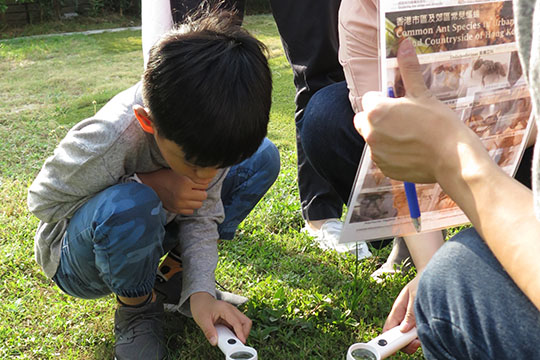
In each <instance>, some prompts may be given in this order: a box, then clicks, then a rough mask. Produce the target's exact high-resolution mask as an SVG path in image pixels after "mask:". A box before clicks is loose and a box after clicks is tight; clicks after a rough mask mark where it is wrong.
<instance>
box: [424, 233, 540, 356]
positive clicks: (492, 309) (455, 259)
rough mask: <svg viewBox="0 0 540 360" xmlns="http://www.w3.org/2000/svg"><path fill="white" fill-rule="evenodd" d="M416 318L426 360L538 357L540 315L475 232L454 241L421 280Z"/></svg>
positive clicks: (435, 258)
mask: <svg viewBox="0 0 540 360" xmlns="http://www.w3.org/2000/svg"><path fill="white" fill-rule="evenodd" d="M508 240H509V241H511V239H508ZM523 271H527V269H523ZM415 313H416V324H417V327H418V335H419V338H420V341H421V342H422V348H423V351H424V355H425V356H426V358H429V359H535V358H537V357H538V354H539V352H538V344H539V343H540V312H539V311H538V309H537V308H536V307H535V306H534V305H533V304H532V303H531V302H530V301H529V299H528V298H527V297H526V296H525V295H524V294H523V293H522V292H521V290H520V289H519V288H518V287H517V286H516V285H515V283H514V282H513V281H512V279H511V278H510V277H509V276H508V274H507V273H506V272H505V271H504V269H503V268H502V267H501V265H500V263H499V262H498V261H497V259H496V258H495V257H494V256H493V254H492V253H491V251H490V250H489V248H488V247H487V245H486V244H485V243H484V241H483V240H482V239H481V238H480V236H479V235H478V234H477V232H476V231H475V230H474V229H467V230H464V231H462V232H460V233H459V234H457V235H456V236H454V238H452V239H451V240H450V241H448V242H447V243H446V244H445V245H444V246H443V247H442V248H441V249H440V250H439V251H438V252H437V253H436V254H435V256H434V257H433V258H432V260H431V262H430V263H429V264H428V266H427V267H426V270H425V271H424V273H423V274H422V276H421V278H420V283H419V287H418V292H417V295H416V302H415Z"/></svg>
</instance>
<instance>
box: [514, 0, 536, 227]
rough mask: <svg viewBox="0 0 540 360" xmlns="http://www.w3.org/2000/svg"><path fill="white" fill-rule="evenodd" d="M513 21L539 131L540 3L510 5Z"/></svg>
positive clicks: (527, 0)
mask: <svg viewBox="0 0 540 360" xmlns="http://www.w3.org/2000/svg"><path fill="white" fill-rule="evenodd" d="M514 17H515V19H516V30H517V41H518V48H519V55H520V58H521V63H522V65H523V73H524V74H525V76H526V77H527V81H528V84H529V90H530V93H531V99H532V104H533V113H534V116H535V118H536V125H537V128H540V116H539V115H540V0H518V1H514ZM535 29H536V30H535ZM538 134H539V135H537V137H536V145H535V148H534V158H533V169H532V184H533V193H534V208H535V211H536V217H537V218H538V219H539V220H540V131H539V132H538Z"/></svg>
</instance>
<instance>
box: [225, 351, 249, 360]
mask: <svg viewBox="0 0 540 360" xmlns="http://www.w3.org/2000/svg"><path fill="white" fill-rule="evenodd" d="M229 357H230V358H231V359H234V360H241V359H253V354H252V353H249V352H247V351H236V352H234V353H232V354H231V355H230V356H229Z"/></svg>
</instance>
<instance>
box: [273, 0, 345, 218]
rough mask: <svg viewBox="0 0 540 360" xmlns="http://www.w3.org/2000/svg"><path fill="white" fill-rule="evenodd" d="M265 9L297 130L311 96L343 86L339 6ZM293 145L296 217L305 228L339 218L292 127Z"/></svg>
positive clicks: (304, 0)
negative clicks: (283, 62)
mask: <svg viewBox="0 0 540 360" xmlns="http://www.w3.org/2000/svg"><path fill="white" fill-rule="evenodd" d="M270 4H271V7H272V13H273V16H274V19H275V20H276V23H277V26H278V30H279V33H280V36H281V40H282V43H283V47H284V49H285V52H286V56H287V58H288V60H289V63H290V64H291V67H292V70H293V74H294V83H295V85H296V98H295V102H296V113H295V121H296V123H297V125H298V122H299V121H300V120H301V119H302V116H303V114H304V109H305V107H306V105H307V103H308V101H309V99H310V98H311V96H312V95H313V94H314V93H315V92H316V91H317V90H319V89H321V88H323V87H325V86H327V85H329V84H332V83H334V82H337V81H343V80H344V75H343V70H342V68H341V65H340V64H339V62H338V56H337V51H338V36H337V14H338V9H339V4H340V0H330V1H329V0H295V1H290V0H271V1H270ZM296 143H297V155H298V188H299V193H300V201H301V205H302V215H303V217H304V219H305V220H306V221H307V222H308V225H314V224H315V223H317V224H318V225H317V226H315V228H317V227H318V226H320V225H321V224H322V221H324V220H326V219H332V218H340V217H341V212H342V208H343V202H342V201H341V199H340V198H339V196H338V195H337V194H336V192H335V191H334V189H333V188H332V186H331V185H330V184H328V182H327V181H326V180H325V179H324V178H322V177H321V176H319V174H318V173H317V171H316V170H315V169H313V167H312V165H311V164H310V163H309V161H307V159H306V156H305V154H304V147H303V139H302V136H301V135H300V129H298V127H297V136H296ZM319 220H322V221H319Z"/></svg>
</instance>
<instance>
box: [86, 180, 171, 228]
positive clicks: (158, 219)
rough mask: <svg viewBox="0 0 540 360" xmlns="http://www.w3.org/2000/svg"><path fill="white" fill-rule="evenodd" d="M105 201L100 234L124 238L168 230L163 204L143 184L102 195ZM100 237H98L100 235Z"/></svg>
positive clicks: (99, 211)
mask: <svg viewBox="0 0 540 360" xmlns="http://www.w3.org/2000/svg"><path fill="white" fill-rule="evenodd" d="M101 195H102V196H104V198H105V199H104V201H103V202H102V203H101V205H100V207H99V208H98V209H97V211H96V216H98V217H101V220H100V221H97V222H96V223H99V224H100V226H99V227H98V228H96V232H99V231H104V232H108V233H110V232H114V233H117V234H124V235H126V236H121V238H132V237H133V236H127V234H128V233H130V232H131V233H133V232H135V234H137V233H144V234H145V235H148V234H149V233H150V232H155V231H159V229H162V228H163V227H164V226H165V214H164V211H163V207H162V204H161V200H160V199H159V197H158V196H157V194H156V193H155V192H154V190H152V189H151V188H150V187H149V186H146V185H144V184H139V183H126V184H119V185H115V186H113V187H111V188H109V189H108V190H107V191H106V192H104V193H103V194H101ZM96 235H97V234H96Z"/></svg>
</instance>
